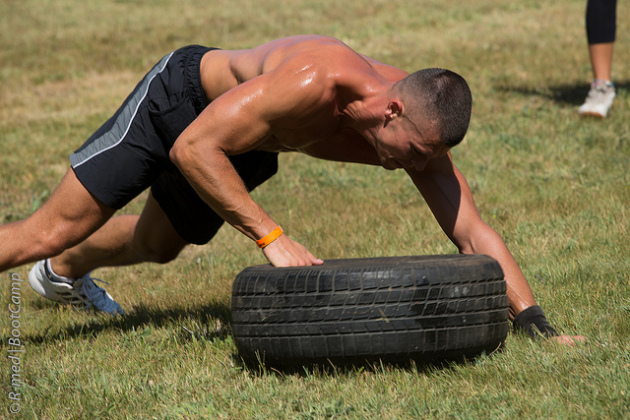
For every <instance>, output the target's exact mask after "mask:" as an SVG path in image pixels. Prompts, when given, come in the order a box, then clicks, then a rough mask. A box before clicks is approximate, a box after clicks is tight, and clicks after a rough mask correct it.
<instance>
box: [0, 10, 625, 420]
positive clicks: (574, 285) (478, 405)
mask: <svg viewBox="0 0 630 420" xmlns="http://www.w3.org/2000/svg"><path fill="white" fill-rule="evenodd" d="M585 4H586V2H585V1H583V0H580V1H578V0H559V1H556V2H543V1H538V0H524V1H520V2H496V1H491V0H478V1H471V2H461V1H454V0H442V1H436V0H422V1H418V2H400V3H395V2H387V1H384V0H375V1H367V0H358V1H356V2H335V1H331V0H312V1H308V2H298V1H295V2H277V1H269V0H258V1H252V0H236V1H227V0H215V1H211V2H208V1H199V0H182V1H178V2H168V1H164V0H154V1H146V0H137V1H132V0H118V1H101V2H92V3H89V2H83V1H76V0H56V1H50V0H23V1H15V0H8V1H3V2H0V34H2V35H1V36H0V223H8V222H11V221H15V220H20V219H22V218H25V217H27V216H28V215H29V214H30V213H31V212H32V211H33V210H34V209H35V208H37V207H38V206H39V205H40V204H41V203H42V202H43V201H44V200H46V198H47V197H48V196H49V195H50V194H51V193H52V191H53V190H54V188H55V186H56V185H57V183H58V181H59V180H60V178H61V176H62V175H63V173H64V172H65V171H66V170H67V167H68V160H67V156H68V155H69V154H70V153H71V152H72V151H73V150H74V149H75V148H76V147H77V146H79V145H80V144H81V143H82V142H83V140H84V139H85V138H87V137H88V136H89V135H90V134H91V133H92V132H93V131H94V130H95V129H96V128H98V126H99V125H100V124H101V123H102V122H103V121H105V119H106V118H108V117H109V116H110V115H111V114H112V113H113V112H114V111H115V110H116V109H117V107H118V105H119V104H120V102H121V101H122V100H123V99H124V98H125V96H126V95H127V94H128V93H129V92H130V91H131V89H132V88H133V86H134V85H135V84H136V83H137V81H138V80H139V79H140V77H142V76H143V75H144V73H145V72H146V71H147V70H148V69H149V68H150V67H151V66H152V65H153V64H154V63H155V62H156V61H157V60H159V59H160V58H161V57H162V56H163V55H164V54H166V53H168V52H170V51H171V50H173V49H175V48H177V47H179V46H183V45H186V44H192V43H200V44H205V45H210V46H219V47H222V48H246V47H250V46H252V45H255V44H258V43H260V42H263V41H266V40H270V39H274V38H278V37H281V36H286V35H292V34H299V33H319V34H326V35H331V36H335V37H338V38H340V39H341V40H343V41H344V42H346V43H347V44H349V45H350V46H351V47H353V48H355V49H356V50H358V51H360V52H362V53H364V54H367V55H370V56H373V57H375V58H377V59H380V60H382V61H385V62H387V63H390V64H393V65H396V66H398V67H401V68H403V69H405V70H408V71H413V70H416V69H419V68H424V67H437V66H439V67H446V68H450V69H453V70H455V71H457V72H458V73H460V74H462V75H463V76H464V77H465V78H467V80H468V81H469V83H470V85H471V88H472V90H473V95H474V100H475V104H474V109H473V120H472V123H471V128H470V131H469V134H468V135H467V137H466V140H465V141H464V143H463V144H462V145H460V146H458V147H457V148H455V149H454V150H453V157H454V159H455V162H456V164H457V165H458V167H459V168H460V169H461V170H462V172H463V173H464V174H465V175H466V176H467V178H468V180H469V182H470V184H471V187H472V189H473V193H474V194H475V199H476V203H477V205H478V206H479V209H480V211H481V214H482V217H483V218H484V219H485V220H486V221H487V222H489V223H490V224H491V225H492V226H493V227H494V228H495V229H496V230H497V231H498V232H499V233H500V234H501V235H502V236H503V238H504V239H505V241H506V243H507V244H508V246H509V247H510V249H511V251H512V252H513V254H514V256H515V257H516V259H517V261H518V262H519V264H520V265H521V267H522V269H523V271H524V272H525V274H526V276H527V277H528V279H529V281H530V284H531V286H532V289H533V290H534V293H535V295H536V296H537V299H538V301H539V303H540V305H541V306H542V307H543V308H544V309H545V310H546V312H547V315H548V318H549V319H550V321H551V322H552V324H554V325H555V326H556V327H557V328H558V329H559V330H561V331H563V332H564V333H568V334H583V335H586V336H588V337H589V340H590V341H589V343H588V344H584V345H579V346H577V347H574V348H563V347H560V346H558V345H554V344H553V343H549V342H536V343H534V342H531V341H529V340H528V339H526V338H524V337H522V336H519V335H512V334H510V335H509V336H508V339H507V342H506V345H505V349H504V351H502V352H501V353H498V354H494V355H491V356H488V357H482V358H480V359H479V360H476V361H474V362H471V363H468V364H461V365H452V366H444V367H411V368H397V367H392V366H387V365H385V366H375V367H374V368H373V369H359V368H355V369H350V368H337V369H334V370H332V371H327V372H323V371H320V370H317V369H305V370H304V372H301V373H299V374H296V373H285V372H277V371H274V370H268V369H252V368H247V367H244V366H243V364H242V363H241V361H240V360H239V358H238V355H237V354H236V348H235V346H234V344H233V341H232V337H231V331H230V287H231V282H232V280H233V279H234V277H235V275H236V274H237V273H238V272H239V271H240V270H242V269H243V268H245V267H247V266H249V265H253V264H259V263H264V262H265V260H264V257H263V255H262V254H261V253H260V252H259V251H258V250H257V249H256V247H255V246H252V243H251V241H249V240H248V239H247V238H245V237H244V236H242V235H240V234H239V233H238V232H236V231H235V230H234V229H232V228H229V227H226V228H224V229H222V230H221V232H220V233H219V235H218V237H217V238H216V240H214V241H213V242H212V243H210V244H208V245H206V246H202V247H190V248H188V249H186V250H185V251H184V252H183V254H182V255H181V256H180V258H179V259H177V260H176V261H175V262H173V263H171V264H169V265H164V266H160V265H151V264H146V265H140V266H134V267H128V268H118V269H109V268H108V269H102V270H99V271H98V272H96V273H95V275H96V276H97V277H99V278H103V279H105V280H107V281H108V282H109V283H111V285H109V286H107V285H106V288H107V290H108V291H109V292H110V293H111V294H112V295H113V296H114V298H115V299H116V300H117V301H118V302H119V303H121V305H122V306H123V307H124V308H125V310H126V312H127V314H128V315H127V316H125V317H123V318H120V319H111V318H109V317H106V316H100V315H95V314H91V313H84V312H78V311H74V310H72V309H68V308H63V307H59V306H57V305H55V304H53V303H52V302H49V301H45V300H44V299H42V298H40V297H39V296H38V295H36V294H35V292H33V291H32V290H31V289H30V287H29V286H28V285H27V284H26V283H24V284H23V286H22V288H21V289H20V290H19V298H20V304H21V305H20V308H21V312H20V315H21V318H20V323H19V333H20V334H21V335H20V339H21V340H22V342H24V343H25V346H26V347H25V352H24V353H23V354H22V357H23V358H22V359H21V364H20V368H21V370H20V372H19V374H20V375H21V379H22V380H23V382H24V383H23V386H22V387H20V388H17V389H18V392H19V393H20V395H19V408H20V412H19V413H18V414H12V413H10V410H11V409H12V408H13V409H15V407H16V406H12V404H13V403H15V402H16V400H15V399H11V398H10V396H11V393H15V392H16V390H15V389H14V388H13V387H12V386H11V374H12V373H13V372H12V371H11V365H12V362H11V361H10V359H8V356H9V355H10V353H9V350H10V346H9V345H8V343H9V338H11V337H12V334H14V333H13V330H14V329H15V325H16V324H13V325H12V321H14V320H12V319H11V318H10V316H11V312H10V311H9V309H8V306H9V303H10V302H11V298H12V297H15V291H14V293H13V294H12V290H11V286H10V283H11V282H10V280H11V274H10V273H3V274H2V277H3V280H4V281H3V285H4V286H3V287H2V288H0V303H1V304H0V307H1V308H3V309H2V310H1V311H0V326H1V331H0V333H1V337H0V339H1V343H0V349H1V351H2V352H3V355H2V360H3V362H2V363H1V364H0V418H26V419H83V418H89V419H91V418H103V419H105V418H128V419H137V418H147V419H149V418H155V419H179V418H191V419H196V418H210V419H273V418H287V419H324V418H357V419H364V418H373V419H377V418H383V419H413V418H438V419H477V418H484V419H485V418H487V419H495V418H536V419H537V418H557V419H574V418H581V419H622V418H630V339H629V335H630V259H629V257H628V256H629V255H630V222H629V220H630V122H629V121H630V120H629V118H628V116H629V111H630V68H629V67H628V63H630V30H629V29H630V18H629V17H630V4H629V3H628V2H624V1H620V2H619V6H618V7H619V9H618V19H619V21H618V32H617V45H616V50H615V61H614V63H615V64H614V67H613V74H614V79H615V82H616V85H617V87H618V96H617V98H616V100H615V105H614V107H613V109H612V111H611V113H610V116H609V118H607V119H606V120H603V121H599V120H580V119H579V118H578V116H577V107H578V106H579V105H580V104H581V102H582V101H583V99H584V97H585V96H586V93H587V91H588V84H589V82H590V78H591V72H590V64H589V61H588V54H587V48H586V39H585V30H584V10H585ZM280 163H281V169H280V172H279V174H278V175H277V176H276V177H275V178H273V179H272V180H271V181H270V182H268V183H267V184H265V185H264V186H262V187H260V188H259V189H258V190H256V191H255V192H254V194H253V195H254V198H255V199H256V200H257V201H258V202H259V203H260V204H261V205H262V206H263V207H264V208H266V209H267V210H268V212H270V213H271V214H272V216H273V217H274V218H275V219H276V220H278V221H279V222H280V223H281V224H282V226H283V227H284V228H285V229H286V230H287V231H288V232H289V233H290V235H292V236H293V237H294V238H296V239H297V240H298V241H301V242H302V243H304V244H306V245H307V246H308V247H309V249H310V250H311V251H313V253H315V254H316V255H317V256H319V257H321V258H324V259H326V258H350V257H368V256H389V255H408V254H445V253H454V252H456V249H455V247H454V246H453V245H452V244H451V243H450V242H449V241H448V240H447V238H446V237H445V235H444V234H443V233H442V232H441V231H440V229H439V227H438V225H437V223H435V221H434V219H433V218H432V216H431V214H430V212H429V211H428V209H427V207H426V205H425V204H424V203H423V201H422V200H421V199H420V197H419V194H418V193H417V192H416V191H415V189H414V187H413V185H412V184H411V182H410V181H409V180H408V179H406V176H405V175H404V174H403V173H402V172H400V173H398V171H397V172H387V171H385V170H383V169H379V168H372V167H362V166H358V165H350V164H338V163H330V162H323V161H316V160H313V159H310V158H307V157H305V156H300V155H293V154H289V155H284V156H282V157H281V161H280ZM143 198H144V196H142V197H139V199H138V200H136V201H134V202H132V203H131V204H130V205H129V206H128V207H127V208H125V209H123V212H128V213H137V212H139V211H140V209H141V205H142V199H143ZM71 204H72V203H69V205H71ZM28 270H29V267H18V268H16V269H14V270H12V272H13V273H14V274H13V275H14V276H19V277H20V278H22V279H26V278H27V275H28ZM13 397H16V396H15V395H13Z"/></svg>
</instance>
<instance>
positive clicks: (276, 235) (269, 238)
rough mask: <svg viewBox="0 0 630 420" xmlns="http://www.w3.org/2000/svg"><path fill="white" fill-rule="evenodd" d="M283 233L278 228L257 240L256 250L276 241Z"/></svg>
mask: <svg viewBox="0 0 630 420" xmlns="http://www.w3.org/2000/svg"><path fill="white" fill-rule="evenodd" d="M283 233H284V231H283V230H282V228H281V227H280V226H278V227H277V228H275V229H274V230H272V231H271V232H270V233H269V234H267V235H265V236H264V237H262V238H260V239H259V240H257V241H256V245H258V248H264V247H266V246H267V245H269V244H270V243H272V242H273V241H275V240H276V239H278V238H279V237H280V235H282V234H283Z"/></svg>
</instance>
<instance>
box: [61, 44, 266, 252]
mask: <svg viewBox="0 0 630 420" xmlns="http://www.w3.org/2000/svg"><path fill="white" fill-rule="evenodd" d="M212 49H214V48H207V47H202V46H199V45H191V46H188V47H184V48H181V49H179V50H177V51H175V52H173V53H171V54H169V55H167V56H165V57H164V58H162V60H160V62H158V64H157V65H156V66H155V67H153V69H151V71H150V72H149V73H148V74H147V75H146V76H145V77H144V79H142V81H141V82H140V83H139V84H138V85H137V86H136V88H135V89H134V91H133V92H132V93H131V95H129V97H127V99H126V100H125V101H124V102H123V104H122V106H121V107H120V108H119V109H118V111H116V113H115V114H114V116H113V117H112V118H110V119H109V120H108V121H107V122H106V123H105V124H103V126H102V127H101V128H99V129H98V130H97V131H96V132H95V133H94V134H93V135H92V136H91V137H90V138H89V139H88V140H87V141H86V142H85V143H84V144H83V145H82V146H81V147H80V148H79V149H78V150H76V151H75V152H74V153H73V154H72V155H71V156H70V163H71V164H72V168H73V169H74V172H75V173H76V175H77V177H78V179H79V181H81V183H82V184H83V185H84V186H85V187H86V188H87V190H88V191H89V192H90V193H92V194H93V195H94V196H95V197H96V198H98V199H99V200H100V201H102V202H103V203H104V204H106V205H107V206H109V207H112V208H115V209H120V208H122V207H123V206H124V205H126V204H127V203H128V202H129V201H131V200H132V199H133V198H134V197H136V196H137V195H138V194H140V193H141V192H142V191H144V190H145V189H147V188H148V187H151V192H152V193H153V196H154V197H155V199H156V200H157V202H158V203H159V205H160V207H161V208H162V210H163V211H164V212H165V213H166V215H167V216H168V218H169V220H170V221H171V223H172V224H173V227H174V228H175V230H176V231H177V233H178V234H179V235H180V236H181V237H182V238H183V239H184V240H186V241H188V242H190V243H194V244H205V243H207V242H208V241H209V240H210V239H212V237H213V236H214V235H215V234H216V232H217V231H218V230H219V228H220V227H221V225H222V224H223V220H222V219H221V217H219V216H218V215H217V214H216V213H215V212H214V211H213V210H212V209H211V208H210V207H209V206H208V205H207V204H206V203H205V202H204V201H203V200H202V199H201V198H200V197H199V196H198V195H197V193H196V192H195V190H194V189H193V188H192V187H191V186H190V184H188V181H187V180H186V178H184V176H183V175H182V174H181V172H179V170H178V169H177V168H176V167H175V165H173V163H172V162H171V161H170V160H169V151H170V150H171V147H172V146H173V143H174V142H175V140H176V139H177V137H178V136H179V135H180V134H181V133H182V131H184V129H186V127H188V125H189V124H190V123H192V122H193V121H194V120H195V118H197V116H198V115H199V114H200V113H201V111H203V109H204V108H205V107H206V106H207V105H208V103H207V100H206V96H205V94H204V91H203V88H202V86H201V76H200V63H201V57H203V55H204V54H205V53H206V52H208V51H210V50H212ZM277 157H278V154H277V153H269V152H259V151H251V152H247V153H244V154H242V155H239V156H232V157H230V160H231V161H232V164H233V165H234V167H235V168H236V171H237V172H238V174H239V175H240V177H241V178H242V179H243V182H244V183H245V185H246V186H247V188H248V189H249V190H250V191H251V190H253V189H254V188H256V187H257V186H258V185H260V184H262V183H263V182H265V181H266V180H268V179H269V178H270V177H272V176H273V175H274V174H275V173H276V172H277V170H278V160H277Z"/></svg>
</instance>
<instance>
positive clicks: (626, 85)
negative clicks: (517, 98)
mask: <svg viewBox="0 0 630 420" xmlns="http://www.w3.org/2000/svg"><path fill="white" fill-rule="evenodd" d="M615 87H616V88H617V94H619V92H620V91H630V81H628V80H626V81H619V82H615ZM589 88H590V87H589V86H588V85H585V84H583V83H580V84H575V83H573V84H568V83H566V84H559V85H553V86H540V87H532V86H529V85H528V86H525V85H524V86H515V85H504V84H500V85H498V86H496V89H497V90H498V91H500V92H508V93H509V92H514V93H520V94H521V95H527V96H541V97H543V98H547V99H550V100H552V101H554V102H556V103H559V104H565V105H571V106H580V105H582V104H583V103H584V99H585V98H586V95H587V94H588V91H589Z"/></svg>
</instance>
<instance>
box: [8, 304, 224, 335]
mask: <svg viewBox="0 0 630 420" xmlns="http://www.w3.org/2000/svg"><path fill="white" fill-rule="evenodd" d="M189 322H192V323H193V324H194V327H191V328H189V327H187V326H185V325H184V324H188V323H189ZM230 322H231V311H230V307H229V306H227V305H223V304H220V303H212V304H207V305H200V306H196V307H189V308H169V309H161V308H156V307H148V306H144V305H138V306H135V307H134V309H133V310H131V311H129V312H127V313H126V314H125V315H124V316H119V317H110V316H107V315H99V316H98V317H97V318H92V319H89V320H87V321H86V322H80V321H79V322H77V323H75V324H73V325H70V326H66V327H62V328H53V327H48V328H47V329H46V330H44V331H42V332H40V333H37V334H34V335H25V336H23V338H22V341H23V342H25V343H28V344H31V345H32V344H35V345H37V344H47V343H51V342H56V341H63V340H66V339H69V338H77V337H88V338H89V337H93V336H96V335H98V334H99V333H101V332H103V331H110V330H117V331H120V332H130V331H138V330H141V329H143V328H145V327H154V328H164V327H167V326H169V325H170V326H172V325H177V324H179V325H180V327H181V331H182V332H181V337H182V338H183V339H193V338H194V339H205V340H214V339H220V340H222V339H225V337H227V336H228V335H230V334H231V328H230ZM8 338H9V336H5V335H4V334H3V335H2V338H0V340H1V342H2V343H7V340H8Z"/></svg>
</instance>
